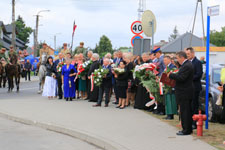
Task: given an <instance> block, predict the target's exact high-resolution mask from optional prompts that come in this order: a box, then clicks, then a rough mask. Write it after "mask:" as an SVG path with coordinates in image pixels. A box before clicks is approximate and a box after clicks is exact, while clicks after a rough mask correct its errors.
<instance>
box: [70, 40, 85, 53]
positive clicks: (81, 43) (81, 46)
mask: <svg viewBox="0 0 225 150" xmlns="http://www.w3.org/2000/svg"><path fill="white" fill-rule="evenodd" d="M80 53H82V54H83V55H84V56H86V49H85V48H84V42H80V46H78V47H76V48H75V50H74V52H73V56H74V55H76V54H80Z"/></svg>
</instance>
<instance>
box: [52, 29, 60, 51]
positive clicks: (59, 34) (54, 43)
mask: <svg viewBox="0 0 225 150" xmlns="http://www.w3.org/2000/svg"><path fill="white" fill-rule="evenodd" d="M60 34H61V33H56V34H55V35H54V46H55V50H56V36H57V35H60Z"/></svg>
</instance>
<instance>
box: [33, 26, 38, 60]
mask: <svg viewBox="0 0 225 150" xmlns="http://www.w3.org/2000/svg"><path fill="white" fill-rule="evenodd" d="M33 36H34V47H33V48H34V49H33V52H34V56H37V55H35V50H36V30H35V29H33Z"/></svg>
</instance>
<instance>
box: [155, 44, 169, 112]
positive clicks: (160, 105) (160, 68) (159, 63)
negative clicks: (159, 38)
mask: <svg viewBox="0 0 225 150" xmlns="http://www.w3.org/2000/svg"><path fill="white" fill-rule="evenodd" d="M154 53H155V56H156V58H157V62H156V64H157V67H158V72H159V73H158V74H157V76H158V77H159V78H160V77H161V75H162V73H163V72H164V70H165V68H166V66H165V64H164V55H163V54H162V51H161V50H160V48H157V49H156V50H154ZM154 113H155V114H159V115H164V114H165V106H164V105H163V103H160V102H158V107H157V110H156V111H154Z"/></svg>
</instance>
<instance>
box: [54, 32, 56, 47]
mask: <svg viewBox="0 0 225 150" xmlns="http://www.w3.org/2000/svg"><path fill="white" fill-rule="evenodd" d="M54 47H55V50H56V35H54Z"/></svg>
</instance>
